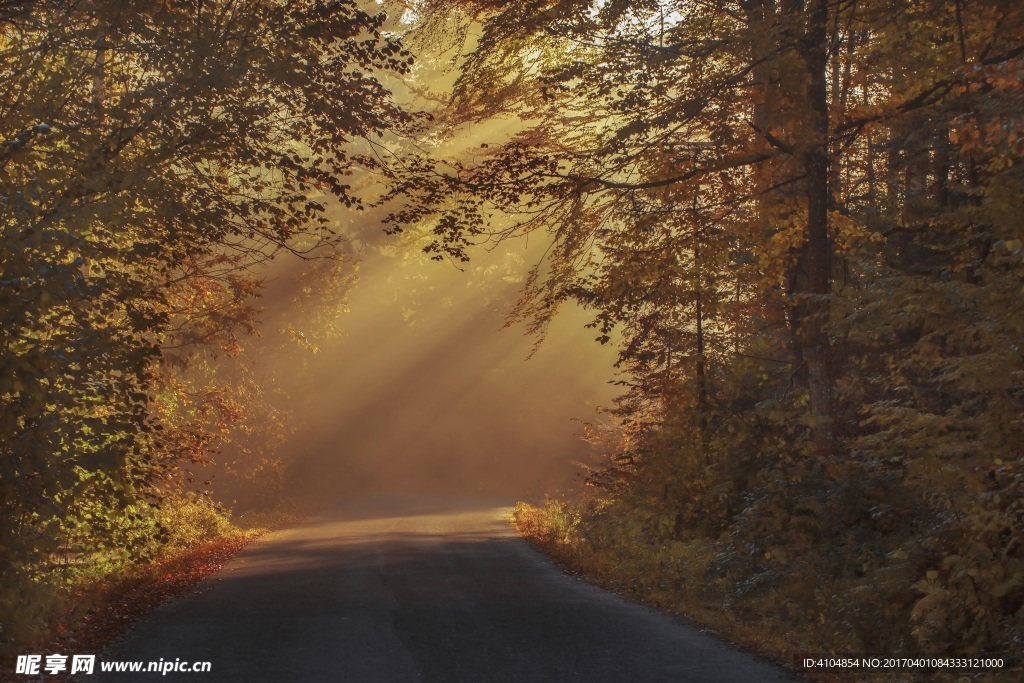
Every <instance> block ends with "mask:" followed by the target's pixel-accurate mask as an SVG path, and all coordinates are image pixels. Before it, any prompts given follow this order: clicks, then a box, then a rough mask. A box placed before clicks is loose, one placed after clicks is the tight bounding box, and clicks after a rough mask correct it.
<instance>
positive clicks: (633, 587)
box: [511, 497, 1020, 683]
mask: <svg viewBox="0 0 1024 683" xmlns="http://www.w3.org/2000/svg"><path fill="white" fill-rule="evenodd" d="M635 519H636V518H635V516H634V515H633V514H632V511H630V510H628V509H626V508H625V506H622V505H618V506H616V505H615V504H613V503H609V502H608V501H606V500H605V501H601V500H598V501H594V500H583V501H580V502H569V501H565V500H558V499H554V498H550V497H549V498H547V499H546V500H545V501H544V502H543V503H541V504H537V505H532V504H528V503H522V502H520V503H518V504H517V505H516V506H515V508H514V509H513V512H512V520H511V521H512V523H513V524H514V526H515V527H516V529H517V530H518V531H519V532H520V533H521V534H522V535H523V536H524V537H525V538H526V539H527V540H529V541H531V542H532V543H534V544H535V545H536V546H538V547H539V548H540V549H541V550H542V551H543V552H545V554H547V555H548V556H549V557H551V558H552V559H553V560H554V561H555V562H557V563H558V564H559V565H561V566H562V567H563V568H564V569H565V570H566V571H567V572H569V573H572V574H575V575H578V576H580V577H582V578H585V579H586V580H588V581H589V582H591V583H593V584H595V585H598V586H600V587H602V588H604V589H607V590H611V591H613V592H616V593H619V594H620V595H623V596H626V597H628V598H631V599H635V600H638V601H640V602H644V603H646V604H649V605H651V606H653V607H656V608H658V609H660V610H662V611H664V612H667V613H669V614H672V615H673V616H676V617H679V618H682V619H683V620H684V621H687V622H688V623H691V624H693V625H694V626H697V627H698V628H700V629H702V630H704V631H708V632H711V633H714V634H715V635H718V636H720V637H721V638H723V639H725V640H727V641H729V642H731V643H733V644H735V645H736V646H738V647H740V648H741V649H743V650H746V651H748V652H752V653H754V654H756V655H759V656H761V657H763V658H765V659H768V660H771V661H775V662H776V663H778V664H780V665H781V666H783V667H785V668H787V669H788V670H790V671H791V672H793V673H794V675H795V676H797V677H804V678H806V679H809V680H814V681H828V682H833V681H834V682H836V683H852V682H854V681H856V682H858V683H860V682H864V683H869V682H870V683H883V682H884V683H890V682H896V681H900V682H906V683H911V682H921V681H943V682H948V683H996V682H997V681H1008V680H1020V679H1015V678H1012V677H1013V676H1014V675H1015V674H1013V673H1011V672H1010V671H1003V672H994V673H993V672H974V673H970V675H965V674H964V672H956V673H953V672H942V671H907V670H904V671H887V672H869V671H865V670H863V669H861V670H859V671H857V672H841V671H837V670H832V671H823V670H820V669H819V670H807V669H804V668H803V666H802V664H801V663H800V662H801V659H802V658H803V657H805V656H811V655H812V654H813V655H817V656H828V654H827V653H833V656H846V655H849V656H852V655H853V654H855V653H859V652H861V650H860V649H858V645H859V643H858V637H857V634H855V633H843V632H840V631H837V630H836V629H835V628H834V627H833V625H831V624H829V623H827V620H826V619H825V617H823V616H822V615H817V616H813V615H809V614H800V615H797V614H795V613H794V610H795V609H797V607H796V605H795V602H794V600H793V597H792V596H794V595H800V594H805V593H806V594H816V595H822V594H829V595H831V596H832V598H831V600H832V601H836V600H841V599H844V598H849V602H850V604H851V605H853V604H854V603H855V602H856V600H858V599H861V598H863V596H860V597H858V594H860V593H864V592H865V590H866V588H865V587H864V586H860V585H854V584H852V583H850V582H849V581H847V580H845V579H844V578H841V577H838V576H830V575H829V574H827V573H818V572H817V571H815V569H814V566H815V564H814V561H813V560H811V559H808V560H806V561H805V562H803V563H800V562H794V561H792V558H783V559H788V560H789V561H788V562H786V565H785V566H782V567H781V569H782V571H778V570H774V569H761V570H758V571H754V572H751V574H752V577H751V578H750V579H749V580H748V581H746V582H744V584H749V585H738V584H736V582H735V581H734V580H731V579H730V578H729V577H728V576H727V575H726V576H723V575H722V572H720V571H718V569H719V568H718V567H717V563H719V562H720V561H721V548H720V547H719V545H718V544H716V542H715V541H713V540H708V539H699V538H698V539H692V540H686V541H675V540H672V541H667V542H659V543H650V542H648V541H645V535H644V534H643V533H642V532H641V531H640V529H639V524H637V523H636V521H635ZM777 552H778V553H779V554H780V555H781V554H782V553H783V552H784V551H783V550H782V549H781V548H780V549H777ZM734 559H736V558H734ZM741 559H742V558H741ZM779 559H780V558H778V557H776V558H772V560H771V561H768V560H765V558H761V557H758V558H746V560H745V561H747V562H749V563H750V564H751V565H757V564H762V565H766V566H767V565H771V564H774V565H779ZM872 596H873V597H872ZM889 598H890V596H888V595H887V594H886V592H885V588H884V587H883V586H876V587H875V589H874V591H872V592H871V595H870V596H868V598H867V599H874V600H877V601H880V602H884V601H885V600H888V599H889ZM864 654H878V653H866V652H865V653H864ZM889 654H894V655H896V654H898V653H889Z"/></svg>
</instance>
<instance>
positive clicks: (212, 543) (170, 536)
mask: <svg viewBox="0 0 1024 683" xmlns="http://www.w3.org/2000/svg"><path fill="white" fill-rule="evenodd" d="M159 516H160V518H159V522H160V524H159V526H160V528H162V529H163V533H162V534H161V535H160V537H159V538H157V537H154V539H153V541H152V543H151V545H150V546H149V547H148V548H145V549H143V551H142V552H141V553H140V556H141V557H142V558H144V559H141V560H134V561H133V560H132V558H131V557H129V556H128V555H126V554H124V553H116V552H109V551H107V552H98V551H97V552H92V553H86V552H81V553H75V554H71V555H69V556H64V557H62V558H59V561H55V562H54V563H52V565H51V566H49V567H47V568H45V569H44V570H40V571H36V572H34V575H33V577H32V581H31V583H30V585H29V586H28V588H29V590H30V591H31V593H30V595H29V596H28V599H27V600H24V601H23V604H27V605H29V606H30V608H29V609H24V610H21V611H20V612H19V613H18V614H16V615H14V617H13V618H12V619H11V620H10V621H9V623H8V625H7V626H6V627H5V628H6V629H7V630H8V631H9V633H10V634H11V636H13V637H9V638H7V639H6V641H5V643H4V644H2V645H0V662H2V665H3V666H2V668H0V681H2V682H6V681H8V680H10V681H16V680H18V678H17V677H15V676H14V671H15V666H14V664H15V660H16V658H17V655H19V654H30V653H31V654H43V655H46V654H55V653H62V654H69V653H76V654H96V653H98V652H100V651H101V650H103V649H104V648H105V647H106V646H107V645H108V644H109V643H110V642H112V641H113V640H115V639H116V638H117V637H118V636H120V635H121V634H122V633H124V632H125V631H127V630H128V628H129V627H130V626H131V625H132V624H133V623H134V622H135V621H136V620H137V619H139V618H140V617H142V616H144V615H145V614H147V613H149V612H151V611H152V610H154V609H156V608H157V607H158V606H159V605H161V604H162V603H164V602H166V601H167V600H170V599H172V598H174V597H176V596H179V595H182V594H184V593H186V592H188V591H189V590H191V589H192V588H194V587H195V586H196V585H197V584H198V583H199V582H201V581H202V580H203V579H205V578H207V577H209V576H211V575H213V574H215V573H217V572H218V571H219V570H220V569H221V568H222V567H223V566H224V564H225V563H226V562H228V561H229V560H230V559H231V558H232V557H233V556H234V555H235V554H236V553H237V552H238V551H240V550H242V549H243V548H244V547H246V546H247V545H249V544H250V543H252V542H253V541H255V540H256V539H258V538H259V537H261V536H263V535H264V534H266V533H268V532H270V531H273V530H275V529H278V528H281V527H285V526H289V525H291V524H294V523H296V522H298V521H299V520H301V519H302V517H303V516H304V515H303V514H302V513H299V512H297V511H295V510H292V509H286V508H281V509H275V510H266V511H257V512H248V513H245V514H243V515H241V516H239V517H238V518H237V519H234V520H233V519H232V518H231V516H230V513H229V511H227V510H224V509H223V508H220V507H218V506H216V505H214V504H212V503H210V502H209V501H207V500H205V499H202V498H199V497H190V498H183V499H179V500H175V501H170V502H168V503H167V504H165V505H164V506H163V507H162V508H161V509H160V512H159ZM5 621H6V619H5ZM21 678H24V677H21ZM47 680H53V681H59V680H67V678H62V677H60V676H59V675H58V676H47Z"/></svg>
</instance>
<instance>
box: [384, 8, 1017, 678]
mask: <svg viewBox="0 0 1024 683" xmlns="http://www.w3.org/2000/svg"><path fill="white" fill-rule="evenodd" d="M423 5H426V6H429V8H430V10H429V11H427V10H422V12H423V14H424V15H425V16H428V17H431V20H430V21H427V22H426V24H425V28H424V31H428V32H429V31H430V30H436V29H434V28H433V27H436V25H438V24H439V23H441V20H440V19H438V17H439V16H444V17H446V18H447V19H446V20H447V21H451V22H455V21H459V20H461V21H463V22H466V23H467V24H469V23H470V22H476V23H475V24H472V30H471V31H469V34H472V38H471V39H470V38H467V41H468V42H467V43H466V44H464V45H463V46H462V49H463V50H464V51H465V52H466V53H468V56H466V57H465V60H464V62H462V68H463V71H462V72H461V74H460V77H459V80H458V81H457V83H456V86H455V93H454V97H453V101H452V104H451V106H450V108H449V110H448V121H449V123H450V125H451V130H452V131H453V132H455V133H456V134H457V132H458V131H461V130H469V129H470V128H469V127H470V126H472V125H473V124H474V123H477V122H480V121H484V120H490V119H493V118H499V119H500V118H502V117H504V118H506V119H508V120H512V119H518V120H519V121H520V123H519V131H520V132H518V133H515V134H514V135H512V136H511V138H509V139H505V140H501V139H497V140H493V141H488V143H489V144H487V145H485V146H484V147H483V148H481V150H480V151H479V155H478V157H477V158H476V159H474V160H461V161H453V160H450V159H440V160H439V159H435V158H431V156H430V155H429V154H417V155H411V157H410V159H409V162H408V166H406V168H407V169H408V168H413V169H415V170H417V171H418V172H419V173H418V175H412V176H410V175H408V174H405V175H401V176H397V175H396V176H395V177H394V184H393V187H394V192H395V194H396V195H406V196H408V195H411V196H413V197H414V198H415V199H414V201H413V202H411V203H410V205H409V207H408V208H403V209H402V210H399V211H396V212H395V213H394V214H393V216H392V221H393V224H394V225H395V229H399V230H400V229H403V228H404V226H407V225H414V224H417V225H425V226H427V228H428V229H429V230H432V232H433V234H434V236H435V240H434V243H433V244H432V245H431V247H429V250H430V251H431V253H433V254H435V255H437V256H438V257H448V258H452V259H456V260H457V259H462V258H468V257H471V255H472V247H473V245H474V244H475V243H479V242H486V241H488V240H492V239H507V238H511V237H514V236H517V235H523V234H531V239H537V235H544V236H545V238H546V239H548V240H549V241H550V249H549V250H548V252H547V255H546V258H545V260H544V261H542V262H541V263H538V264H537V267H536V269H535V270H534V273H533V276H532V278H531V279H530V280H529V282H528V284H527V287H526V289H525V290H524V292H523V299H522V300H521V302H520V305H519V307H518V309H517V311H516V313H517V314H518V315H519V316H521V317H523V318H525V319H527V320H530V321H532V322H533V324H534V328H535V329H536V330H538V331H541V332H542V331H543V329H544V327H545V325H546V324H547V322H548V321H549V320H550V319H551V317H552V316H554V315H555V314H556V312H557V310H558V309H559V307H560V305H562V304H563V303H565V302H570V301H574V302H577V303H580V304H582V305H584V306H585V307H587V308H589V309H590V310H591V311H593V323H592V327H593V329H594V331H595V333H596V335H597V337H598V339H599V340H600V341H601V342H605V343H617V344H619V346H620V349H621V352H620V356H619V367H620V369H621V371H622V383H623V386H624V394H623V395H622V397H621V399H620V400H619V402H618V404H617V406H616V407H615V408H614V409H613V410H612V411H611V415H610V416H609V417H610V423H609V424H608V425H606V426H605V427H604V428H603V429H605V430H606V433H605V434H604V435H603V436H601V438H600V439H599V440H600V441H601V442H602V443H604V444H606V445H608V448H607V452H606V455H607V461H606V463H605V465H604V466H601V467H598V468H595V469H594V470H593V471H591V472H590V474H589V478H588V481H589V483H590V484H591V485H592V487H593V488H592V489H591V493H590V495H589V497H588V498H587V499H586V501H585V502H584V503H581V504H579V506H577V507H573V506H571V505H569V504H568V503H559V502H553V503H551V504H550V505H549V506H548V507H547V508H545V510H544V511H542V512H541V513H538V514H540V518H539V519H542V520H543V519H546V520H547V521H537V519H538V518H537V517H530V519H532V520H533V521H532V522H529V523H528V524H527V526H529V525H530V524H533V527H531V528H533V529H535V530H537V529H541V530H542V531H539V532H537V533H538V537H541V538H545V539H547V541H548V542H550V543H555V544H556V545H559V544H560V545H561V546H562V547H563V548H565V549H566V550H565V552H566V553H568V554H569V555H572V556H574V557H576V558H577V559H579V558H583V560H581V562H582V565H581V566H583V567H584V568H589V569H590V570H591V571H595V572H597V573H598V574H603V575H605V576H612V577H616V578H615V580H616V581H619V582H620V583H621V584H623V585H627V584H629V585H633V586H634V587H635V588H636V592H639V593H641V594H643V593H644V592H648V593H651V592H658V593H660V594H663V595H669V596H671V595H673V594H674V595H676V596H677V598H680V599H679V600H678V601H677V603H676V605H677V607H678V608H680V609H683V610H687V609H690V610H691V611H692V612H699V611H700V610H701V609H703V610H706V613H708V614H710V613H720V614H724V615H731V617H727V618H731V619H733V620H734V622H737V623H745V624H747V625H748V626H749V625H750V624H752V623H756V624H758V628H759V629H760V631H761V632H762V633H785V634H787V637H786V638H785V639H782V640H785V641H786V642H787V643H788V644H786V645H781V644H780V645H779V646H780V647H788V648H790V649H793V650H803V651H811V652H826V651H832V652H837V653H843V652H847V653H849V652H887V653H897V652H902V653H947V654H955V653H973V652H983V653H1000V655H1006V656H1007V657H1010V658H1011V659H1012V660H1013V662H1014V666H1017V667H1020V666H1021V661H1020V659H1019V657H1020V642H1021V638H1022V637H1024V632H1022V631H1021V624H1024V611H1022V610H1024V544H1022V542H1021V539H1022V538H1024V504H1022V502H1021V501H1022V500H1024V497H1022V494H1024V488H1022V487H1024V472H1022V471H1021V467H1022V464H1024V462H1022V451H1021V445H1022V444H1024V421H1022V416H1024V393H1022V387H1024V356H1022V351H1021V346H1020V340H1021V339H1022V338H1024V304H1022V302H1024V298H1022V293H1024V289H1022V285H1024V247H1022V244H1024V242H1022V239H1024V223H1022V218H1021V212H1020V197H1022V196H1024V176H1022V173H1021V168H1022V162H1024V156H1022V153H1024V119H1022V117H1021V112H1022V111H1024V8H1022V6H1021V5H1020V3H1017V2H1010V1H998V0H995V1H978V2H975V1H973V0H948V1H947V0H924V1H920V2H911V1H907V2H887V1H878V2H876V1H875V0H855V1H853V2H830V1H829V0H808V1H807V2H788V1H785V0H781V1H776V0H749V1H748V0H744V1H740V2H700V1H697V2H691V1H687V2H673V1H663V2H656V1H651V2H619V1H616V0H612V1H610V2H603V3H591V2H575V1H572V0H563V1H560V2H551V1H550V0H533V1H529V2H517V3H508V4H506V5H502V6H500V7H497V6H495V7H490V8H483V7H482V6H481V4H480V3H461V2H456V1H448V0H436V1H435V2H427V3H423ZM567 505H568V507H566V506H567ZM527 517H529V515H527ZM698 586H704V587H706V589H700V590H698V589H697V588H695V587H698ZM683 597H686V598H687V599H691V600H690V603H689V607H688V606H687V601H686V600H684V599H682V598H683Z"/></svg>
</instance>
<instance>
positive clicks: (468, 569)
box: [80, 496, 793, 683]
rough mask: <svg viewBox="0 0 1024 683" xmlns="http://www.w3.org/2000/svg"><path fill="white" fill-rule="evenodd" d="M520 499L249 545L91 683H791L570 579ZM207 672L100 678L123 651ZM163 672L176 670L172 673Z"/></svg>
mask: <svg viewBox="0 0 1024 683" xmlns="http://www.w3.org/2000/svg"><path fill="white" fill-rule="evenodd" d="M508 512H509V510H508V508H507V507H501V506H498V505H495V504H494V503H488V502H486V501H474V500H466V499H452V498H443V499H442V498H438V497H424V496H418V497H409V496H384V497H376V498H371V499H366V500H360V501H351V502H349V503H347V504H345V505H341V506H338V507H337V508H336V509H333V510H330V511H328V512H325V513H323V514H321V515H319V516H318V517H317V518H315V519H310V520H309V521H307V522H305V523H303V524H301V525H299V526H296V527H294V528H291V529H288V530H284V531H280V532H276V533H274V534H271V535H269V536H267V537H265V538H264V539H262V540H261V541H260V542H258V543H256V544H254V545H252V546H250V547H249V548H247V549H245V550H244V551H242V552H241V553H239V554H238V555H237V556H236V557H235V559H234V560H232V561H231V562H230V563H229V564H228V565H227V566H226V567H225V568H224V570H223V571H221V572H220V573H219V574H218V575H217V576H216V577H215V578H213V579H210V580H208V581H206V582H204V583H203V584H201V585H200V586H199V588H198V589H197V591H196V592H194V593H193V594H191V595H188V596H185V597H182V598H179V599H177V600H174V601H171V602H170V603H168V604H166V605H164V606H163V607H162V608H160V609H159V610H157V611H156V612H155V613H154V614H152V615H151V616H150V617H149V618H148V619H147V620H145V621H143V622H142V623H140V624H139V625H138V626H137V627H136V628H135V630H134V631H132V632H130V633H129V634H127V636H126V637H125V638H123V639H121V640H120V641H119V642H118V643H116V644H115V645H114V646H112V647H111V648H110V649H108V650H107V651H106V652H104V653H102V654H100V655H99V657H98V658H97V662H96V667H95V669H96V670H95V673H94V674H93V675H90V676H83V677H81V678H80V680H82V681H153V683H156V682H157V681H161V682H163V681H189V682H191V683H202V682H204V681H205V682H207V683H229V682H234V681H238V682H242V681H244V682H245V683H257V682H262V681H266V682H269V683H291V682H295V683H307V682H308V683H321V682H331V683H334V682H340V681H352V682H354V683H364V682H366V683H372V682H375V681H396V682H401V681H438V682H449V681H451V682H455V681H525V682H533V681H538V682H539V681H588V682H595V681H597V682H599V681H610V682H620V681H621V682H623V683H632V682H646V681H671V682H673V683H681V682H686V681H699V682H704V681H707V682H717V681H723V682H726V681H730V682H731V681H736V682H743V683H760V682H769V681H790V680H793V679H791V678H790V677H789V676H788V675H787V674H786V673H785V672H783V671H781V670H779V669H777V668H775V667H773V666H771V665H769V664H765V663H763V662H760V661H758V660H756V659H755V658H753V657H751V656H750V655H748V654H745V653H743V652H739V651H737V650H735V649H733V648H731V647H729V646H728V645H726V644H724V643H722V642H720V641H718V640H716V639H714V638H712V637H710V636H708V635H706V634H704V633H701V632H700V631H698V630H696V629H694V628H690V627H687V626H685V625H682V624H680V623H678V622H676V621H674V620H673V619H671V618H670V617H668V616H665V615H663V614H660V613H658V612H656V611H654V610H651V609H648V608H646V607H643V606H640V605H637V604H634V603H631V602H628V601H626V600H624V599H622V598H620V597H619V596H616V595H614V594H611V593H608V592H605V591H602V590H600V589H598V588H595V587H593V586H590V585H587V584H586V583H584V582H582V581H579V580H577V579H575V578H573V577H571V576H568V575H566V574H564V573H562V572H561V571H560V570H559V569H558V567H557V566H555V565H553V564H552V563H551V562H550V561H548V560H547V559H546V558H545V557H544V556H543V555H542V554H541V553H539V552H538V551H537V550H535V549H534V548H533V547H531V546H530V545H529V544H528V543H526V542H525V541H523V540H522V539H521V538H519V537H518V535H517V534H516V533H515V531H514V530H512V529H511V528H510V527H509V525H508V522H507V521H506V520H507V515H508ZM161 659H162V660H163V661H164V662H165V663H168V665H169V664H170V663H173V662H178V661H179V660H180V662H181V663H188V664H189V665H191V664H192V663H194V662H206V661H208V662H210V671H209V672H208V673H193V672H189V673H181V672H178V673H176V672H173V671H171V672H169V673H167V674H166V675H162V674H161V673H158V672H143V673H133V674H129V673H122V674H114V673H102V672H101V671H100V668H101V666H100V665H101V664H102V663H104V662H112V661H116V660H131V661H140V662H143V667H145V666H148V662H151V661H152V662H157V663H160V660H161ZM165 668H166V667H165Z"/></svg>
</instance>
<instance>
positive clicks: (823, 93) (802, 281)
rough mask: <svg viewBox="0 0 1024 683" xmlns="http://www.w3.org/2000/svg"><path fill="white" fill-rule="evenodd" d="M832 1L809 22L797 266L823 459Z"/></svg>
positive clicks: (828, 400)
mask: <svg viewBox="0 0 1024 683" xmlns="http://www.w3.org/2000/svg"><path fill="white" fill-rule="evenodd" d="M827 25H828V2H827V0H815V3H814V5H813V7H812V9H811V15H810V17H809V22H808V27H807V33H806V42H805V44H804V47H803V55H802V56H803V59H804V63H805V64H806V67H807V91H806V92H807V98H806V109H805V128H804V136H803V137H804V140H803V144H804V145H805V147H803V149H802V151H801V153H800V157H801V158H800V160H801V162H802V165H803V169H804V172H805V173H806V180H805V184H804V187H805V193H806V203H807V230H806V234H805V241H804V244H803V246H802V247H801V248H800V251H799V254H798V257H797V263H796V278H795V281H796V286H797V291H796V292H794V294H795V295H796V297H797V298H796V302H797V310H796V313H797V319H798V321H799V329H798V330H797V339H798V341H799V344H800V347H801V350H802V355H803V358H804V361H805V362H806V363H807V383H808V391H809V394H810V403H811V406H810V408H811V417H812V418H813V435H814V447H815V450H816V451H817V452H818V454H819V455H829V454H831V453H832V452H833V451H834V449H835V415H834V412H833V401H832V376H831V374H832V373H831V367H830V364H831V356H832V353H831V343H830V341H829V336H828V330H827V324H828V317H829V309H830V303H829V296H830V294H831V284H832V280H831V273H830V263H829V260H830V255H831V251H832V244H831V239H830V237H829V229H828V228H829V220H828V209H829V149H828V131H829V120H828V116H829V114H828V88H827V81H826V78H827V69H828V52H827V46H826V36H827V33H826V31H827Z"/></svg>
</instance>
